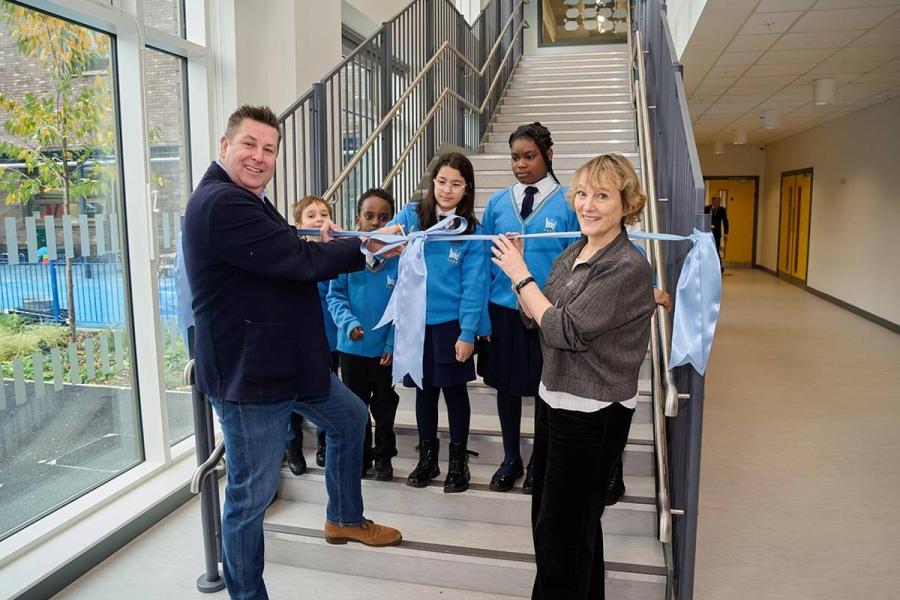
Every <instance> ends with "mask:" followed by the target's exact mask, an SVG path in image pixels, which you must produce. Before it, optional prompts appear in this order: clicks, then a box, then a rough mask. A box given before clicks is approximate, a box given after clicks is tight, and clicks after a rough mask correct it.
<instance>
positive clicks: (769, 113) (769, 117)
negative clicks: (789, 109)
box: [759, 110, 780, 129]
mask: <svg viewBox="0 0 900 600" xmlns="http://www.w3.org/2000/svg"><path fill="white" fill-rule="evenodd" d="M779 117H780V115H779V114H778V111H777V110H766V111H763V114H761V115H760V117H759V118H760V119H762V120H763V127H765V128H766V129H775V128H776V127H778V123H779V122H780V118H779Z"/></svg>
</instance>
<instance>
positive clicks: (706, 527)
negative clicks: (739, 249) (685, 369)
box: [695, 270, 900, 600]
mask: <svg viewBox="0 0 900 600" xmlns="http://www.w3.org/2000/svg"><path fill="white" fill-rule="evenodd" d="M898 301H900V299H898ZM716 334H717V335H716V339H715V342H714V346H713V353H712V358H711V362H710V365H709V378H708V380H707V388H706V392H707V398H706V404H705V413H704V425H703V431H704V438H703V450H702V467H701V469H702V473H701V478H700V482H701V483H700V531H699V545H698V550H697V552H698V556H697V572H696V586H695V590H696V595H695V598H697V599H699V600H722V599H728V600H740V599H745V598H746V599H748V600H750V599H753V600H760V599H773V600H774V599H778V600H781V599H792V600H796V599H806V598H815V599H817V600H825V599H831V598H833V599H835V600H837V599H841V600H844V599H850V598H854V599H855V598H860V599H863V598H864V599H879V600H880V599H888V598H900V567H898V565H900V543H898V539H900V335H897V334H896V333H892V332H890V331H888V330H887V329H884V328H882V327H879V326H878V325H875V324H873V323H871V322H869V321H866V320H864V319H862V318H860V317H857V316H855V315H853V314H852V313H850V312H848V311H845V310H843V309H841V308H839V307H837V306H835V305H833V304H830V303H828V302H826V301H824V300H821V299H819V298H817V297H815V296H813V295H812V294H809V293H806V292H804V291H802V290H800V289H799V288H797V287H794V286H791V285H789V284H786V283H784V282H782V281H780V280H778V279H776V278H775V277H772V276H771V275H768V274H766V273H763V272H761V271H746V270H742V271H734V272H733V274H731V273H729V274H728V276H726V278H725V284H724V298H723V301H722V314H721V317H720V320H719V325H718V330H717V331H716Z"/></svg>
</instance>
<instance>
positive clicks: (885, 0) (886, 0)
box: [813, 0, 900, 10]
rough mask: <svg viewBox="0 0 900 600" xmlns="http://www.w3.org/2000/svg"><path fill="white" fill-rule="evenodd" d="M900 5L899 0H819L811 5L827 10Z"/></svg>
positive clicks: (817, 8)
mask: <svg viewBox="0 0 900 600" xmlns="http://www.w3.org/2000/svg"><path fill="white" fill-rule="evenodd" d="M889 5H894V6H900V0H819V2H818V3H817V4H816V5H815V6H813V8H814V9H815V10H829V9H835V8H866V7H870V6H889Z"/></svg>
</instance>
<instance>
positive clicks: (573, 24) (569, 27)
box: [563, 21, 578, 31]
mask: <svg viewBox="0 0 900 600" xmlns="http://www.w3.org/2000/svg"><path fill="white" fill-rule="evenodd" d="M563 27H564V28H565V30H566V31H575V30H577V29H578V21H566V24H565V25H564V26H563Z"/></svg>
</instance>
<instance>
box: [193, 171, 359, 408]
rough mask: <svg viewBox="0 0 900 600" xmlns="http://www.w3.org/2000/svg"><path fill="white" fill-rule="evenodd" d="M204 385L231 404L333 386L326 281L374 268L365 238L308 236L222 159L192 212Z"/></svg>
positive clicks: (198, 368)
mask: <svg viewBox="0 0 900 600" xmlns="http://www.w3.org/2000/svg"><path fill="white" fill-rule="evenodd" d="M183 243H184V259H185V267H186V270H187V275H188V280H189V281H190V286H191V293H192V296H193V303H192V305H193V309H194V320H195V323H196V332H195V353H194V354H195V364H194V373H195V380H196V384H197V388H198V389H199V390H200V391H201V392H203V393H205V394H207V395H209V396H212V397H214V398H218V399H220V400H226V401H230V402H271V401H275V400H282V399H284V398H287V397H289V396H293V395H303V396H306V395H319V394H324V393H326V392H327V391H328V389H329V381H330V373H331V371H330V370H329V352H328V342H327V340H326V338H325V329H324V326H323V319H322V306H321V303H320V301H319V291H318V288H317V286H316V283H317V282H318V281H323V280H327V279H333V278H334V277H336V276H337V275H339V274H340V273H345V272H348V271H355V270H358V269H361V268H362V267H363V266H364V265H365V257H364V256H363V255H362V253H360V251H359V241H358V240H354V239H348V240H334V241H331V242H329V243H327V244H320V243H316V242H306V241H304V240H302V239H300V238H299V237H298V236H297V233H296V230H295V229H294V227H292V226H291V225H290V224H289V223H288V222H287V221H286V220H285V219H284V218H283V217H282V216H281V215H280V214H279V213H278V211H276V210H275V208H274V207H273V206H272V205H271V204H270V203H269V202H268V200H262V199H260V198H259V197H258V196H256V195H254V194H253V193H252V192H250V191H249V190H246V189H244V188H242V187H240V186H238V185H235V184H234V183H233V182H232V181H231V179H230V178H229V177H228V174H227V173H226V172H225V170H224V169H222V167H220V166H219V165H218V164H217V163H213V164H212V165H211V166H210V167H209V169H207V171H206V174H205V175H204V176H203V179H202V180H201V181H200V185H198V186H197V189H196V190H194V193H193V194H191V198H190V201H189V202H188V205H187V210H186V211H185V214H184V226H183Z"/></svg>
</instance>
